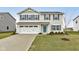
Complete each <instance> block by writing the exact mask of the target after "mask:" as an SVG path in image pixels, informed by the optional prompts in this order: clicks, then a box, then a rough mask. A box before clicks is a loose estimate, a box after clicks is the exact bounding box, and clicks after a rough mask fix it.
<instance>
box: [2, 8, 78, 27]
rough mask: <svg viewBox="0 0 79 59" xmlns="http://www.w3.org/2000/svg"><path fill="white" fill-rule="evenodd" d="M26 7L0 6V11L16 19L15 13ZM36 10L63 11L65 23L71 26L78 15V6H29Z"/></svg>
mask: <svg viewBox="0 0 79 59" xmlns="http://www.w3.org/2000/svg"><path fill="white" fill-rule="evenodd" d="M27 8H28V7H0V12H9V13H10V14H11V15H12V16H13V17H14V18H15V19H16V20H18V19H19V18H18V15H17V13H19V12H21V11H23V10H25V9H27ZM31 8H32V9H34V10H36V11H39V12H40V11H52V12H54V11H55V12H56V11H57V12H63V13H64V15H65V23H66V26H67V27H73V19H74V18H75V17H77V16H78V15H79V7H31Z"/></svg>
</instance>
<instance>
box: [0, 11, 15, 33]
mask: <svg viewBox="0 0 79 59" xmlns="http://www.w3.org/2000/svg"><path fill="white" fill-rule="evenodd" d="M15 23H16V20H15V18H14V17H13V16H12V15H11V14H10V13H8V12H1V13H0V32H8V31H15V29H16V24H15Z"/></svg>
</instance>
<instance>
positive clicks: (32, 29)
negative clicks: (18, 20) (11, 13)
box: [20, 26, 40, 34]
mask: <svg viewBox="0 0 79 59" xmlns="http://www.w3.org/2000/svg"><path fill="white" fill-rule="evenodd" d="M39 32H40V29H39V27H38V26H20V33H25V34H37V33H39Z"/></svg>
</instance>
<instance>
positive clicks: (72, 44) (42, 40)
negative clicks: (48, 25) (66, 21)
mask: <svg viewBox="0 0 79 59" xmlns="http://www.w3.org/2000/svg"><path fill="white" fill-rule="evenodd" d="M78 34H79V33H77V34H74V35H73V34H71V33H70V34H69V35H38V36H37V37H36V39H35V40H34V42H33V44H32V46H31V47H30V49H29V51H77V50H78V51H79V35H78ZM61 38H68V39H69V41H64V40H62V39H61Z"/></svg>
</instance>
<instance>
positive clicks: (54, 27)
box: [51, 25, 61, 30]
mask: <svg viewBox="0 0 79 59" xmlns="http://www.w3.org/2000/svg"><path fill="white" fill-rule="evenodd" d="M51 30H61V25H52V26H51Z"/></svg>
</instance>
